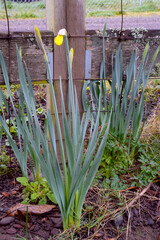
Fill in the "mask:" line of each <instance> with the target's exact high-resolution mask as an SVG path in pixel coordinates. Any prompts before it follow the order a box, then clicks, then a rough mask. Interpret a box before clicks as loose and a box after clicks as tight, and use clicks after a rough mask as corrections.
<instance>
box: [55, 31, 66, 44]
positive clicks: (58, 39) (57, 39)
mask: <svg viewBox="0 0 160 240" xmlns="http://www.w3.org/2000/svg"><path fill="white" fill-rule="evenodd" d="M64 36H67V31H66V29H65V28H62V29H61V30H59V32H58V35H57V37H55V39H54V42H55V44H56V45H58V46H60V45H62V43H63V37H64Z"/></svg>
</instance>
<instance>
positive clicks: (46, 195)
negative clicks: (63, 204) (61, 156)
mask: <svg viewBox="0 0 160 240" xmlns="http://www.w3.org/2000/svg"><path fill="white" fill-rule="evenodd" d="M16 180H17V181H18V182H20V183H21V184H22V186H24V189H23V190H22V199H23V201H22V203H23V204H29V203H38V204H47V199H49V200H50V201H51V202H53V203H54V204H57V201H56V199H55V196H54V194H53V193H52V191H51V189H50V188H49V186H48V183H47V180H46V178H45V177H41V178H39V179H38V180H37V181H34V182H32V181H30V182H29V180H28V178H27V177H18V178H17V179H16Z"/></svg>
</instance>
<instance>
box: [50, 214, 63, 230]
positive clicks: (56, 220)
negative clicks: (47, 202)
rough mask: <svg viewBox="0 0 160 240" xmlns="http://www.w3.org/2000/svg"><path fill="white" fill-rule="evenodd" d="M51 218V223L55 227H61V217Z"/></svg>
mask: <svg viewBox="0 0 160 240" xmlns="http://www.w3.org/2000/svg"><path fill="white" fill-rule="evenodd" d="M51 220H52V222H53V224H54V225H55V226H54V227H57V228H59V227H62V218H61V217H60V218H57V217H52V218H51Z"/></svg>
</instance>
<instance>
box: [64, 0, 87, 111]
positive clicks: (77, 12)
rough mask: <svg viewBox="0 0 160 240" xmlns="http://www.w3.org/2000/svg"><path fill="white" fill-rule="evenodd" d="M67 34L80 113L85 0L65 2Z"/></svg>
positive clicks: (83, 71) (83, 58)
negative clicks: (71, 49) (72, 52)
mask: <svg viewBox="0 0 160 240" xmlns="http://www.w3.org/2000/svg"><path fill="white" fill-rule="evenodd" d="M67 32H68V35H69V36H70V38H69V45H70V48H71V47H72V48H73V49H74V58H73V67H72V71H73V73H72V74H73V80H74V84H75V86H76V89H77V96H78V100H79V107H80V111H81V112H82V111H83V108H82V93H81V90H82V85H83V80H84V78H85V0H76V1H75V0H67Z"/></svg>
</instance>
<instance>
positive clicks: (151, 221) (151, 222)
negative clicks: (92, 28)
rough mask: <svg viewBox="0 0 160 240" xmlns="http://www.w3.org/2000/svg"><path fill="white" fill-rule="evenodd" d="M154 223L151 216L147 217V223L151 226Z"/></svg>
mask: <svg viewBox="0 0 160 240" xmlns="http://www.w3.org/2000/svg"><path fill="white" fill-rule="evenodd" d="M154 224H155V222H154V220H153V219H152V218H151V217H149V218H148V225H150V226H152V225H154Z"/></svg>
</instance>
